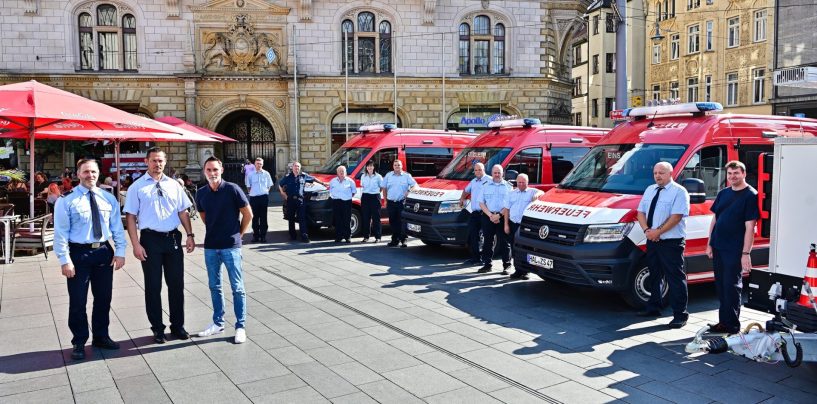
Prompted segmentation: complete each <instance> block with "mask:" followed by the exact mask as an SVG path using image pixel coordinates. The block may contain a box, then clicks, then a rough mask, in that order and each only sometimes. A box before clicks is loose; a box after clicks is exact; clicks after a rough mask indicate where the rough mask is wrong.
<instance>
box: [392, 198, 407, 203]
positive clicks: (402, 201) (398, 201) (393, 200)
mask: <svg viewBox="0 0 817 404" xmlns="http://www.w3.org/2000/svg"><path fill="white" fill-rule="evenodd" d="M388 201H389V202H394V203H400V202H403V201H405V199H401V200H399V201H394V200H391V199H389V200H388Z"/></svg>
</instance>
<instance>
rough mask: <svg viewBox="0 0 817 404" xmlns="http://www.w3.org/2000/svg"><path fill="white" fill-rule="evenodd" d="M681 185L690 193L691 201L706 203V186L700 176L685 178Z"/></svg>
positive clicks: (692, 202)
mask: <svg viewBox="0 0 817 404" xmlns="http://www.w3.org/2000/svg"><path fill="white" fill-rule="evenodd" d="M681 186H683V187H684V189H686V190H687V193H689V203H691V204H694V203H704V202H706V186H705V185H704V181H703V180H702V179H699V178H684V180H683V181H681Z"/></svg>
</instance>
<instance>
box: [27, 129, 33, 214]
mask: <svg viewBox="0 0 817 404" xmlns="http://www.w3.org/2000/svg"><path fill="white" fill-rule="evenodd" d="M28 150H29V152H28V169H29V172H30V173H31V174H30V177H29V183H30V185H29V189H28V203H29V214H30V216H29V219H33V218H34V120H33V119H32V120H31V129H29V147H28ZM33 226H34V224H33V223H32V228H33Z"/></svg>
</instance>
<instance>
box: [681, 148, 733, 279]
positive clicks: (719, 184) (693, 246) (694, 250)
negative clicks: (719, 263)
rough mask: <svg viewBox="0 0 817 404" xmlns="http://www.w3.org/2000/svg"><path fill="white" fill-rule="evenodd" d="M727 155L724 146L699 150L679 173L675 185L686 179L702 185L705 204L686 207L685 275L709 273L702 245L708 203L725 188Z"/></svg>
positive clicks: (705, 238) (706, 229) (706, 239)
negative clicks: (694, 180) (700, 181)
mask: <svg viewBox="0 0 817 404" xmlns="http://www.w3.org/2000/svg"><path fill="white" fill-rule="evenodd" d="M728 159H729V156H728V154H727V149H726V145H715V146H707V147H703V148H701V149H700V150H698V151H697V152H695V154H693V155H692V156H691V157H690V158H689V161H687V164H686V165H685V166H684V169H683V170H681V172H680V174H679V175H678V179H677V180H676V182H678V183H680V182H681V181H683V180H684V179H686V178H697V179H699V180H702V181H703V182H704V188H705V189H706V202H704V203H699V204H694V205H691V206H690V209H689V217H688V218H687V222H686V229H687V244H686V257H687V273H695V272H708V271H712V262H711V261H710V260H709V257H707V256H706V246H707V244H708V243H709V225H710V223H711V220H704V219H703V218H705V217H710V215H712V211H711V210H710V208H711V207H712V203H714V202H715V197H717V196H718V192H719V191H720V190H721V189H723V187H724V186H725V185H726V169H724V168H723V167H724V166H725V165H726V163H727V161H728Z"/></svg>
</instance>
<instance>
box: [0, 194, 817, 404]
mask: <svg viewBox="0 0 817 404" xmlns="http://www.w3.org/2000/svg"><path fill="white" fill-rule="evenodd" d="M280 218H281V212H280V208H278V209H275V208H273V209H271V210H270V221H271V225H272V229H271V233H270V236H269V237H268V240H270V242H269V243H267V244H250V245H247V246H245V247H244V249H243V254H244V265H245V266H244V270H245V280H246V289H247V291H248V301H249V302H248V312H249V319H248V324H247V333H248V341H247V343H245V344H243V345H234V344H233V343H232V336H233V329H232V327H228V329H227V331H226V332H225V333H224V334H222V335H218V336H214V337H210V338H194V339H192V340H188V341H174V340H171V341H169V342H168V343H167V344H164V345H156V344H154V343H153V342H152V338H151V332H150V329H149V324H148V321H147V318H146V316H145V312H144V300H143V281H142V271H141V267H140V266H139V264H138V263H137V261H136V260H135V259H134V258H133V256H132V255H131V253H130V250H129V251H128V257H127V264H126V266H125V268H124V269H123V270H122V271H120V272H118V273H116V275H115V278H114V292H113V296H114V297H113V309H112V316H111V327H110V331H111V336H112V338H114V339H115V340H117V341H119V342H120V343H121V344H122V348H121V349H120V350H119V351H101V350H98V349H91V348H88V351H87V352H88V354H89V355H88V359H86V360H85V361H81V362H76V361H72V360H71V359H70V339H71V334H70V331H69V330H68V326H67V315H68V308H67V305H68V296H67V290H66V286H65V279H64V278H63V277H62V275H61V274H60V272H59V269H58V264H57V261H56V260H55V259H54V256H53V254H51V255H50V257H49V259H48V260H46V259H44V258H43V255H42V254H40V255H38V256H34V257H20V258H18V259H17V261H16V262H15V263H13V264H11V265H2V266H0V275H2V278H0V279H1V280H0V282H2V284H1V285H0V286H1V287H2V288H0V290H1V291H2V295H0V341H2V344H0V402H9V403H18V402H48V403H61V402H77V403H80V402H82V403H85V402H100V403H115V402H138V403H161V402H176V403H202V402H205V403H218V402H230V403H239V402H250V401H251V402H278V403H290V402H293V403H295V402H297V403H303V402H334V403H366V402H399V403H405V402H422V401H425V402H432V403H457V402H462V403H466V402H467V403H480V402H507V403H524V402H541V401H545V402H576V403H591V402H610V401H617V400H622V401H626V402H649V403H658V402H694V403H699V402H715V401H717V402H734V403H755V402H810V403H814V402H817V367H814V366H803V367H800V368H798V369H788V368H786V367H785V366H784V365H782V364H776V365H769V364H757V363H752V362H748V361H746V360H744V359H741V358H738V357H735V356H733V355H729V354H723V355H707V356H692V357H690V356H687V355H685V354H684V353H683V346H684V344H686V343H687V342H688V341H689V340H690V338H691V337H692V336H693V334H694V332H695V331H697V330H698V329H699V328H700V327H701V326H703V325H705V323H707V322H712V321H713V320H715V319H716V317H717V299H716V298H715V292H714V289H713V288H712V287H711V286H707V285H704V286H693V287H691V290H690V294H691V299H690V312H691V313H692V317H691V321H690V323H689V324H688V325H687V326H686V327H684V328H683V329H680V330H668V329H667V328H666V327H665V323H667V322H668V321H669V320H670V319H669V317H664V318H661V319H657V320H653V321H643V320H641V319H639V318H637V317H636V316H635V315H634V314H633V312H632V311H631V310H630V309H629V308H628V307H626V306H625V305H624V303H622V302H621V301H620V300H619V299H618V298H617V297H616V296H615V295H612V294H608V293H601V292H592V291H586V290H578V289H573V288H569V287H565V286H562V285H558V284H553V283H548V282H544V281H541V280H531V281H521V282H509V281H508V280H507V278H506V277H500V276H498V275H496V273H494V274H493V275H490V274H489V275H477V274H475V273H474V272H475V270H476V268H466V267H463V266H462V265H460V263H461V262H462V261H464V260H465V258H466V255H465V251H464V250H462V249H458V248H432V247H427V246H424V245H422V244H421V243H420V242H418V241H416V240H415V241H412V242H410V243H409V248H408V249H388V248H386V247H385V245H384V244H380V245H377V246H375V245H373V244H361V243H359V242H356V243H352V244H334V243H332V242H331V239H332V236H331V235H330V234H328V233H326V234H322V235H317V236H316V237H314V239H315V240H316V241H315V242H313V243H311V244H301V243H289V242H288V236H287V234H286V232H285V231H283V230H284V223H283V222H282V221H281V219H280ZM194 227H195V233H196V234H199V235H203V234H204V228H203V225H202V223H201V221H195V222H194ZM358 240H359V239H358ZM185 271H186V274H185V287H186V290H185V299H186V300H185V307H186V328H187V330H188V331H190V332H191V333H193V332H197V331H199V330H200V329H202V328H204V327H205V326H206V325H207V324H208V323H209V322H210V318H211V315H212V312H211V309H210V306H211V304H210V295H209V289H208V286H207V275H206V272H205V269H204V264H203V251H202V250H201V249H197V250H196V251H195V252H194V253H192V254H189V255H187V256H186V261H185ZM225 278H226V277H225ZM224 288H225V291H229V285H227V284H226V283H225V285H224ZM227 298H228V299H229V298H230V296H229V292H228V293H227ZM166 303H167V299H166V298H165V304H166ZM88 307H89V309H90V304H89V306H88ZM227 309H228V310H227V311H228V321H232V320H234V317H233V315H232V313H231V305H230V304H229V303H228V304H227ZM89 316H90V311H89ZM767 318H768V316H767V315H766V314H763V313H759V312H756V311H752V310H744V314H743V321H744V323H747V322H749V321H752V320H761V321H765V320H766V319H767Z"/></svg>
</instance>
